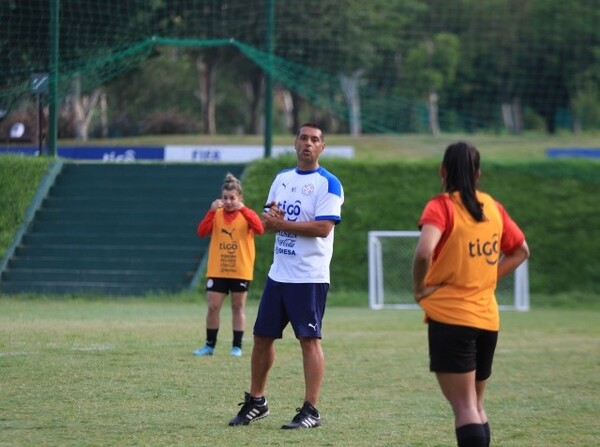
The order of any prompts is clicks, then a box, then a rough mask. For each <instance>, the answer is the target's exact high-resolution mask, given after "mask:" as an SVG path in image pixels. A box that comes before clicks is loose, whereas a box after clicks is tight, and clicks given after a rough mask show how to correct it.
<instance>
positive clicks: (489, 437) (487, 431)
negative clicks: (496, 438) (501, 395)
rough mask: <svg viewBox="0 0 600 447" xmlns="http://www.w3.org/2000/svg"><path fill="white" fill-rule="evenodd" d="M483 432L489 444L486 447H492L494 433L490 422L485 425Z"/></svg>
mask: <svg viewBox="0 0 600 447" xmlns="http://www.w3.org/2000/svg"><path fill="white" fill-rule="evenodd" d="M483 432H484V433H485V440H486V442H487V444H486V445H485V447H490V442H491V441H492V432H491V431H490V423H489V421H488V422H486V423H485V424H483Z"/></svg>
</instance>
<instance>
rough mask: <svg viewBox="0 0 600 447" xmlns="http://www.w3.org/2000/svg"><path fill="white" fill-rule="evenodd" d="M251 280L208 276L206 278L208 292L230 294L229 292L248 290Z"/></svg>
mask: <svg viewBox="0 0 600 447" xmlns="http://www.w3.org/2000/svg"><path fill="white" fill-rule="evenodd" d="M250 282H251V281H248V280H246V279H235V278H208V279H207V280H206V291H207V292H218V293H224V294H228V293H229V292H247V291H248V289H250Z"/></svg>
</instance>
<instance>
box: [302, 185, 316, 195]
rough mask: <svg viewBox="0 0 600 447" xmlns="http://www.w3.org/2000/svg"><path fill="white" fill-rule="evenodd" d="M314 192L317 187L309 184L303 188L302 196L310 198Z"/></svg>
mask: <svg viewBox="0 0 600 447" xmlns="http://www.w3.org/2000/svg"><path fill="white" fill-rule="evenodd" d="M314 190H315V185H313V184H312V183H307V184H306V185H304V186H303V187H302V194H304V195H305V196H310V195H311V194H312V193H313V191H314Z"/></svg>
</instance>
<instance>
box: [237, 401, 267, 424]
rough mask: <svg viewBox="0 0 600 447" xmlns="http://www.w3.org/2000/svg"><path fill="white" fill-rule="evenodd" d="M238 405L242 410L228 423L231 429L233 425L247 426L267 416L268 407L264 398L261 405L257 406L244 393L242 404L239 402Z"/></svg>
mask: <svg viewBox="0 0 600 447" xmlns="http://www.w3.org/2000/svg"><path fill="white" fill-rule="evenodd" d="M238 405H241V406H242V408H241V410H240V411H239V413H238V414H237V416H236V417H234V418H233V419H232V420H231V421H229V425H230V426H231V427H233V426H235V425H248V424H249V423H250V422H252V421H256V420H257V419H262V418H264V417H267V416H268V415H269V406H268V405H267V399H265V398H264V397H263V403H262V404H258V403H257V402H256V400H255V399H254V398H253V397H252V396H250V394H249V393H244V402H240V403H239V404H238Z"/></svg>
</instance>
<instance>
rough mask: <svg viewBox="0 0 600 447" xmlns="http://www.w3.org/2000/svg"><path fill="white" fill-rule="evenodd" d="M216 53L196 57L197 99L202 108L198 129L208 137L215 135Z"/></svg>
mask: <svg viewBox="0 0 600 447" xmlns="http://www.w3.org/2000/svg"><path fill="white" fill-rule="evenodd" d="M217 60H218V53H215V52H206V53H202V54H200V55H198V56H197V57H196V69H197V70H198V82H199V91H198V95H197V97H198V99H199V100H200V106H201V108H202V111H201V118H200V120H201V121H200V129H201V131H202V132H203V133H205V134H208V135H215V134H216V133H217V122H216V117H215V76H216V62H217Z"/></svg>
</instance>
